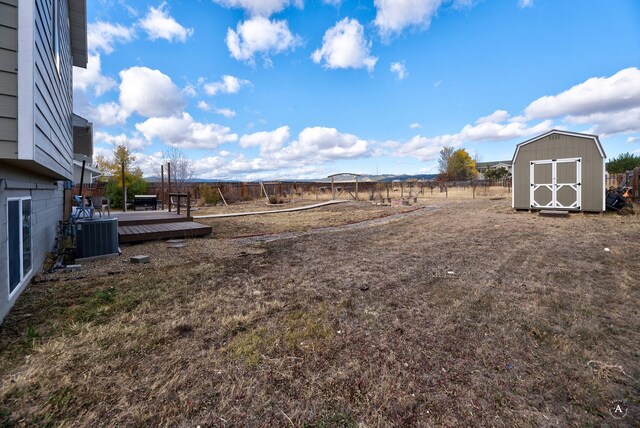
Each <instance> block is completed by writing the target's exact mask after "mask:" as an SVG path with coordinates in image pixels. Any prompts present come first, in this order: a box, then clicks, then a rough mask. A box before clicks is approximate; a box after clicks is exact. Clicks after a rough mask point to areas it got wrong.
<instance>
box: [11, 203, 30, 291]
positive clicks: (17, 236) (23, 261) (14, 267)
mask: <svg viewBox="0 0 640 428" xmlns="http://www.w3.org/2000/svg"><path fill="white" fill-rule="evenodd" d="M31 244H32V243H31V198H11V199H7V246H8V250H9V251H8V257H7V260H8V262H9V296H12V295H13V293H14V292H15V291H16V290H17V289H18V288H19V287H20V285H22V283H23V282H24V279H25V277H26V276H27V275H28V274H29V272H31V269H32V267H33V262H32V250H31Z"/></svg>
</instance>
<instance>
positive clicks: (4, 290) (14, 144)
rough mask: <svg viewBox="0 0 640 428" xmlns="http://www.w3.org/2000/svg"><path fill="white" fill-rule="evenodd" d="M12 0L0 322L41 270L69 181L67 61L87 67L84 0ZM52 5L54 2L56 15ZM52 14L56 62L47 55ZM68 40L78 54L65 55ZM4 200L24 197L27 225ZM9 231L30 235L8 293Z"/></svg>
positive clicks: (8, 1) (4, 29)
mask: <svg viewBox="0 0 640 428" xmlns="http://www.w3.org/2000/svg"><path fill="white" fill-rule="evenodd" d="M19 3H20V5H18V0H0V322H1V321H2V320H3V319H4V317H5V316H6V314H7V313H8V312H9V309H10V308H11V307H12V306H13V304H14V303H15V301H16V299H17V298H18V296H19V295H20V293H21V292H22V291H24V289H25V288H26V286H27V284H28V283H29V281H30V279H31V277H32V276H33V275H34V274H35V273H36V272H37V271H38V270H39V269H41V266H42V264H43V262H44V260H45V258H46V256H47V253H48V252H49V251H51V249H52V247H53V245H54V241H55V236H56V231H57V226H58V223H59V221H60V220H62V219H63V209H64V208H63V207H64V190H63V184H64V180H72V179H73V127H72V108H73V100H72V97H73V89H72V72H73V70H72V67H73V66H72V64H74V63H75V64H76V65H78V66H81V67H82V66H86V4H85V2H84V0H59V1H52V0H24V1H23V0H19ZM55 4H58V5H59V11H58V14H57V15H56V14H55V13H54V10H53V5H55ZM70 7H71V9H72V10H73V11H74V14H73V15H71V16H70V14H69V10H70ZM55 16H57V17H58V20H57V21H58V28H59V32H58V40H59V44H58V45H59V67H58V65H57V64H56V55H55V53H54V50H55V49H54V36H53V34H54V28H55V23H54V22H53V20H54V17H55ZM72 26H73V27H72ZM71 28H74V30H73V34H72V30H71ZM18 35H19V36H18ZM72 40H73V41H74V43H75V44H76V50H75V52H76V54H77V58H73V57H72V53H71V45H72ZM74 60H75V62H74ZM18 113H19V114H18ZM10 198H30V201H31V220H30V221H31V228H30V229H29V228H24V227H23V228H22V229H20V225H19V224H16V223H12V224H13V227H10V225H9V224H8V223H9V219H8V218H7V216H8V210H9V207H10V206H11V207H15V203H13V202H9V201H8V199H10ZM21 204H25V203H24V202H21ZM23 206H25V205H23ZM14 218H15V217H14ZM21 218H22V217H21ZM16 226H17V227H16ZM9 229H11V230H16V229H17V230H21V232H18V233H19V235H23V236H27V235H26V234H27V233H28V232H29V233H30V236H31V241H30V243H31V257H32V261H31V266H32V269H31V270H30V272H28V273H27V272H21V274H24V275H25V277H24V278H22V282H20V283H19V285H18V288H16V289H15V290H14V291H13V293H11V292H10V287H9V284H10V278H9V277H10V271H13V272H14V273H15V272H16V269H15V267H16V266H17V265H18V264H19V265H22V264H23V262H21V261H20V260H21V259H19V258H18V264H12V266H9V253H8V241H9V239H8V238H9V236H8V231H9ZM14 242H15V241H14ZM26 242H29V241H26ZM11 254H14V253H13V252H12V253H11ZM25 263H27V262H25ZM27 264H28V263H27ZM13 278H14V279H15V278H16V277H15V276H14V277H13ZM16 280H17V279H16ZM12 284H15V283H12Z"/></svg>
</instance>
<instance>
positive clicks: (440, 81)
mask: <svg viewBox="0 0 640 428" xmlns="http://www.w3.org/2000/svg"><path fill="white" fill-rule="evenodd" d="M443 83H444V80H438V81H437V82H433V87H434V88H439V87H440V85H442V84H443Z"/></svg>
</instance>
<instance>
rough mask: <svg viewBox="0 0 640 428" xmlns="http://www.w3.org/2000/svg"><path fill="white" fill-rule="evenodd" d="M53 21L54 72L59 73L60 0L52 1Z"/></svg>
mask: <svg viewBox="0 0 640 428" xmlns="http://www.w3.org/2000/svg"><path fill="white" fill-rule="evenodd" d="M51 19H53V22H52V25H51V28H52V30H53V46H52V48H53V61H54V62H55V64H56V70H58V73H60V0H53V13H52V14H51Z"/></svg>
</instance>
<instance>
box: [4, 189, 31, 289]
mask: <svg viewBox="0 0 640 428" xmlns="http://www.w3.org/2000/svg"><path fill="white" fill-rule="evenodd" d="M25 200H29V201H31V212H30V213H29V214H30V215H31V216H33V199H32V198H31V196H23V197H18V198H7V213H6V215H7V216H6V219H7V288H8V291H9V300H11V299H12V298H13V296H15V295H16V293H18V292H19V291H20V289H21V288H22V287H23V286H24V284H25V283H26V282H27V281H26V280H25V279H26V278H28V277H29V275H31V273H32V272H33V233H31V246H30V248H31V268H30V269H29V271H27V272H24V257H23V252H24V236H23V235H22V230H23V224H22V220H23V218H22V201H25ZM10 201H20V204H19V208H18V212H19V216H18V218H19V220H20V224H19V225H18V231H19V234H20V235H19V236H20V238H19V239H20V251H19V253H20V257H19V260H20V282H18V284H17V285H16V288H14V289H13V291H11V266H10V265H9V263H10V262H9V260H10V257H9V251H10V250H9V202H10ZM31 228H32V230H33V218H32V219H31Z"/></svg>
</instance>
